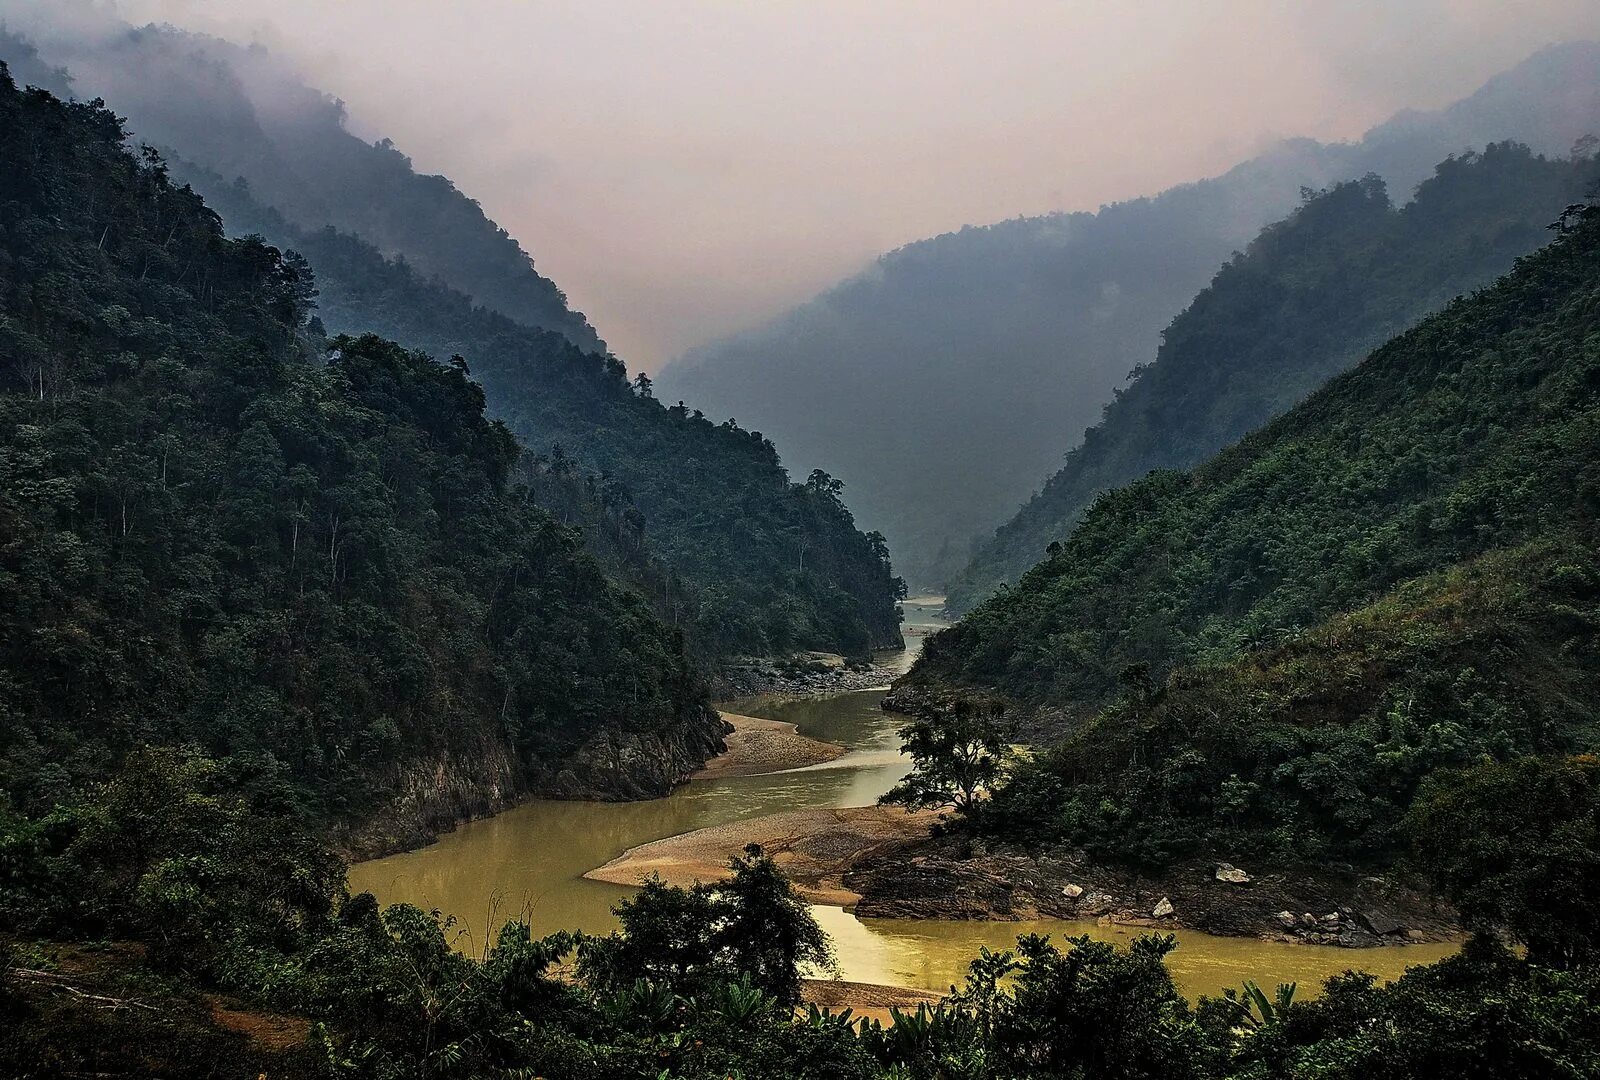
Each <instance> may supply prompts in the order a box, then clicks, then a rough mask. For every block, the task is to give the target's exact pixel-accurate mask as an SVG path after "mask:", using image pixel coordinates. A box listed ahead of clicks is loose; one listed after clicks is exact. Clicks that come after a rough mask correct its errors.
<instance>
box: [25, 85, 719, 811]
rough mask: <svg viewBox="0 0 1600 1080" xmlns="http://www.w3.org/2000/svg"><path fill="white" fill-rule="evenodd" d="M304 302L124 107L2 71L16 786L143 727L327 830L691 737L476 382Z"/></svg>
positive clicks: (60, 778)
mask: <svg viewBox="0 0 1600 1080" xmlns="http://www.w3.org/2000/svg"><path fill="white" fill-rule="evenodd" d="M313 294H314V286H313V282H312V279H311V277H310V275H309V271H308V270H307V268H306V266H305V263H304V261H303V260H300V259H298V258H296V257H293V256H284V255H280V253H279V252H278V251H277V250H275V249H273V248H269V247H267V246H265V245H263V244H262V243H260V242H259V241H258V240H229V239H227V238H225V237H224V235H223V232H222V228H221V225H220V222H219V221H218V219H217V216H216V215H215V214H214V213H213V212H212V211H210V210H209V209H207V208H206V206H205V205H204V204H203V203H202V202H201V201H200V199H199V198H198V196H196V195H194V194H193V193H192V192H191V191H189V190H188V189H180V188H177V187H175V186H174V185H173V184H172V183H171V182H170V181H169V179H168V177H167V173H166V170H165V167H164V166H163V165H162V163H161V162H160V160H159V159H158V158H157V157H156V156H155V155H154V154H153V153H151V152H148V151H147V152H145V153H144V154H142V155H140V156H136V155H134V154H132V153H130V152H128V151H127V150H126V149H125V148H124V147H123V135H122V129H121V126H120V124H119V122H118V120H117V118H116V117H115V116H113V115H112V114H110V113H109V112H106V111H105V110H103V109H101V108H99V107H97V106H96V105H93V104H69V103H63V102H61V101H60V100H59V99H56V98H54V97H52V96H50V95H49V94H47V93H45V92H43V91H20V90H18V89H17V88H16V87H15V86H14V85H13V84H12V82H11V81H10V79H9V77H4V78H0V356H3V357H4V358H5V365H4V368H3V369H0V388H3V391H4V392H3V394H0V610H3V611H4V612H5V619H4V622H3V625H0V788H3V789H4V790H6V791H7V792H8V793H9V796H10V798H11V799H12V801H13V803H14V804H15V805H17V806H19V807H21V808H26V809H36V808H40V807H45V806H48V805H50V804H51V803H52V802H53V801H55V800H57V799H59V798H61V797H63V796H64V795H66V794H67V793H69V792H72V791H74V790H78V789H81V787H82V786H83V785H84V784H85V783H87V782H89V781H91V780H93V779H94V778H96V777H98V776H100V775H103V774H104V773H105V771H106V770H107V769H109V768H111V767H112V766H113V765H114V764H115V762H116V761H117V760H118V759H119V758H120V757H122V756H123V755H124V754H125V753H127V752H128V751H130V750H132V749H134V748H136V747H138V746H139V745H142V744H145V743H158V744H194V745H197V746H200V747H203V748H205V749H206V750H207V751H209V752H210V753H212V754H215V755H219V756H224V757H229V758H231V759H232V760H233V761H234V762H235V764H236V767H238V768H241V769H246V770H247V771H250V772H252V773H253V774H259V775H261V776H263V777H275V776H279V775H283V776H286V777H288V778H290V779H292V780H293V781H294V782H295V784H296V785H297V791H298V792H299V795H298V796H297V797H298V798H302V799H304V800H306V801H307V803H308V808H309V809H310V810H311V811H312V812H313V813H314V814H315V815H316V816H317V817H318V818H320V819H324V820H326V819H330V818H344V817H347V816H350V815H359V814H360V813H361V812H362V811H368V810H370V809H371V808H372V807H373V805H374V803H375V801H376V800H378V799H379V798H381V797H384V792H385V791H387V790H389V789H391V788H392V787H393V786H394V784H395V781H396V778H397V777H398V776H399V775H401V774H403V772H404V771H405V769H406V768H407V767H408V766H413V765H416V764H417V763H419V762H423V761H426V762H429V763H430V767H431V766H432V765H437V764H439V763H441V762H445V761H448V760H452V759H459V758H461V757H463V756H466V757H469V758H470V759H471V760H473V761H474V762H475V763H476V766H475V768H476V775H477V777H478V778H479V779H485V778H486V777H488V774H489V772H492V771H494V770H492V769H491V764H492V763H494V762H497V761H498V762H503V763H504V764H503V765H502V767H501V768H500V769H499V770H498V771H499V773H500V775H499V776H497V777H494V778H493V779H494V781H495V782H498V783H500V784H502V785H504V786H506V787H508V788H513V789H514V788H517V787H525V786H528V785H532V784H538V783H541V782H546V781H548V780H549V779H550V778H551V777H552V776H553V775H554V774H555V773H556V772H557V771H559V770H560V769H561V768H562V767H563V765H564V763H565V761H566V760H567V759H568V758H569V757H570V755H571V754H572V752H573V751H574V750H575V749H576V748H578V747H579V746H581V745H582V744H584V743H586V742H588V741H589V740H591V739H592V738H593V737H595V736H596V735H599V734H601V733H617V732H633V733H642V734H644V735H647V736H650V737H661V738H667V739H681V740H684V741H686V742H687V743H689V744H690V745H692V746H696V747H701V748H707V747H708V746H709V743H710V742H711V741H714V738H715V735H714V728H715V720H714V718H712V717H711V716H710V714H709V710H708V709H707V708H706V706H705V704H704V690H703V687H702V685H701V683H700V681H699V678H698V676H697V675H696V674H695V671H694V668H693V667H692V666H691V664H690V662H689V660H688V659H687V657H686V654H685V651H684V647H683V642H682V637H681V634H679V633H678V632H676V631H674V630H673V629H672V628H670V627H668V626H666V625H665V624H664V623H662V622H661V621H660V620H659V619H658V618H657V617H656V615H655V614H654V613H653V612H652V610H651V608H650V606H649V605H648V604H647V603H646V602H645V601H644V600H643V599H642V598H641V597H640V596H639V595H638V594H637V593H635V592H633V591H631V590H626V589H623V588H621V587H619V586H617V585H615V584H613V583H612V582H611V581H610V580H609V579H608V578H607V577H606V575H605V574H604V573H603V572H602V570H601V569H600V567H599V566H598V565H597V564H596V563H595V562H594V561H593V559H592V558H590V557H589V556H588V555H587V554H586V553H585V551H584V550H583V546H582V544H581V542H580V539H579V537H578V536H577V535H576V534H575V533H573V532H572V531H570V530H569V529H567V528H565V527H563V526H562V525H561V524H560V523H559V522H558V521H556V520H555V519H554V518H552V517H551V516H550V514H548V513H547V512H545V511H544V510H542V509H540V508H539V507H537V506H535V505H533V502H532V500H531V497H530V495H529V491H528V489H527V488H525V487H523V486H521V485H517V484H514V483H513V482H512V478H513V475H514V471H515V470H516V468H517V463H518V458H519V449H518V447H517V444H516V442H515V440H514V439H513V437H512V436H511V434H510V432H509V431H508V430H507V429H506V428H505V426H504V425H502V424H500V423H499V422H496V421H491V420H489V419H488V418H487V417H486V416H485V415H484V399H483V392H482V390H481V389H479V387H478V386H476V385H475V384H474V383H472V382H471V381H470V380H469V379H468V378H467V376H466V372H465V370H464V369H463V368H462V367H461V366H460V365H459V364H454V365H448V364H447V365H441V364H438V363H435V362H434V361H433V360H431V359H429V358H428V357H427V356H425V355H423V354H420V353H416V352H411V351H408V350H406V349H403V348H400V347H399V346H397V345H394V344H391V343H389V342H386V341H383V340H381V339H378V338H375V337H370V336H369V337H362V338H338V339H335V340H333V341H332V342H325V341H323V340H322V338H321V336H320V334H319V332H318V330H317V328H316V326H315V324H314V322H313V321H312V320H311V318H310V315H311V304H312V300H313ZM246 763H248V764H246Z"/></svg>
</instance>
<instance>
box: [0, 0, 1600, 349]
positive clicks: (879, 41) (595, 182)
mask: <svg viewBox="0 0 1600 1080" xmlns="http://www.w3.org/2000/svg"><path fill="white" fill-rule="evenodd" d="M40 3H42V4H45V5H46V6H47V5H48V3H49V0H0V12H3V11H4V10H5V9H6V8H8V7H12V6H13V5H16V6H19V7H26V6H35V7H37V6H38V5H39V4H40ZM108 6H113V7H114V8H115V9H116V10H117V11H118V12H120V13H121V14H122V16H123V17H124V18H127V19H129V20H130V21H135V22H144V21H147V20H158V21H170V22H173V23H175V24H177V25H180V26H183V27H186V28H189V29H196V30H206V31H209V32H213V33H217V34H220V35H222V36H226V37H229V38H232V39H234V40H239V41H251V40H255V41H260V42H262V43H263V44H266V45H267V46H269V47H270V48H272V49H273V50H274V51H276V52H278V53H280V54H283V55H287V56H289V57H291V58H293V59H294V60H295V61H296V62H297V63H298V64H299V65H300V66H301V67H302V69H303V70H304V71H305V73H306V75H307V76H308V78H309V81H311V82H312V83H313V84H314V85H316V86H318V87H320V88H322V89H324V90H327V91H329V92H330V93H333V94H335V95H337V96H339V97H341V98H343V99H344V100H345V101H346V103H347V104H348V106H349V111H350V117H351V124H352V127H354V128H355V130H356V131H357V132H358V133H359V134H362V135H364V136H367V137H377V136H379V135H387V136H390V137H392V138H393V139H394V140H395V142H396V143H397V144H398V145H399V146H400V147H401V149H403V150H404V151H405V152H406V153H408V154H410V155H411V157H412V158H413V160H414V161H415V162H416V164H417V167H418V168H419V169H421V170H424V171H429V172H443V173H447V174H448V175H450V176H451V177H452V178H454V179H455V180H456V182H457V183H458V184H459V185H460V186H461V187H462V188H463V189H464V190H465V191H467V192H468V193H469V194H471V195H473V196H474V197H476V198H477V199H478V200H479V201H480V202H482V203H483V205H484V207H485V209H486V210H487V211H488V212H489V213H490V215H491V216H492V217H494V218H495V219H497V220H498V221H499V222H500V223H501V224H502V225H504V226H505V227H506V228H507V229H509V230H510V231H511V232H512V233H513V234H514V235H516V236H517V237H518V238H519V239H521V240H522V241H523V243H524V245H525V246H526V247H528V248H529V249H530V250H531V251H532V252H533V253H534V255H535V257H536V259H537V261H538V263H539V266H540V267H541V269H542V270H543V271H544V272H545V273H546V274H548V275H550V276H551V277H553V278H554V279H555V280H556V281H557V282H558V283H559V284H560V285H561V286H562V287H563V288H564V289H566V291H567V293H568V295H569V297H570V298H571V300H572V303H573V305H574V306H575V307H577V308H579V309H581V310H583V311H585V312H587V313H588V315H589V317H590V318H591V319H592V320H593V322H594V323H595V325H596V326H597V327H598V328H599V330H600V332H601V333H602V334H603V335H604V336H605V337H606V338H607V340H608V341H609V342H610V343H611V345H612V347H613V348H614V349H615V350H616V351H617V352H618V353H619V354H620V355H621V356H622V357H623V358H624V359H625V360H627V361H628V362H629V363H630V365H633V366H638V367H644V368H646V369H650V368H654V367H657V366H659V365H660V363H661V362H663V361H664V360H666V359H668V358H670V357H671V356H673V355H675V354H676V353H677V352H679V351H680V350H682V349H684V348H686V347H688V346H691V345H695V344H699V343H701V342H703V341H705V340H707V339H710V338H714V337H718V336H721V335H723V334H726V333H728V332H731V331H734V330H737V329H740V328H743V327H745V326H749V325H751V324H753V323H755V322H758V321H760V320H761V319H762V318H763V317H765V316H768V315H771V314H775V313H776V312H778V311H780V310H782V309H784V308H786V307H788V306H790V305H791V304H792V303H794V302H796V301H799V300H802V299H804V298H806V297H808V296H809V295H811V294H812V293H814V292H816V291H817V290H818V289H819V288H822V287H824V286H826V285H828V284H829V283H831V282H832V281H834V280H836V279H838V278H839V277H841V276H843V275H845V274H847V273H850V272H851V271H853V270H855V269H857V268H859V267H860V266H861V265H862V264H863V263H864V262H865V261H866V260H868V259H869V258H870V257H871V256H873V255H874V254H876V253H878V252H880V251H883V250H886V249H889V248H892V247H894V246H896V245H898V244H901V243H904V242H906V241H909V240H914V239H917V238H919V237H923V236H928V235H932V234H935V233H939V232H944V231H947V230H950V229H954V228H959V227H960V226H961V225H962V224H964V223H973V224H981V223H985V222H990V221H995V220H998V219H1002V218H1006V217H1012V216H1015V215H1017V214H1032V213H1039V212H1042V211H1047V210H1053V209H1092V208H1094V207H1095V206H1096V205H1098V204H1099V203H1101V202H1103V201H1105V200H1109V199H1116V198H1122V197H1127V196H1132V195H1137V194H1143V193H1149V192H1153V191H1156V190H1158V189H1160V188H1162V187H1165V186H1167V185H1170V184H1172V183H1175V182H1179V181H1183V180H1187V179H1193V178H1195V177H1197V176H1200V175H1205V174H1210V173H1215V172H1218V171H1221V170H1223V169H1225V168H1227V167H1228V166H1230V165H1232V164H1234V163H1235V162H1236V161H1238V160H1239V159H1241V158H1242V157H1245V156H1247V155H1248V154H1249V153H1250V152H1251V151H1252V149H1253V148H1254V147H1256V146H1258V145H1259V144H1260V143H1261V141H1262V140H1263V139H1266V138H1268V137H1271V136H1277V135H1311V136H1316V137H1318V138H1323V139H1329V138H1340V137H1350V136H1355V135H1359V134H1360V133H1361V132H1362V131H1363V130H1364V129H1365V128H1366V127H1368V126H1370V125H1371V124H1373V123H1375V122H1377V121H1379V120H1381V119H1383V118H1385V117H1387V116H1388V115H1389V114H1390V113H1392V112H1394V111H1395V110H1397V109H1399V108H1402V107H1405V106H1418V107H1430V106H1437V105H1440V104H1443V103H1445V102H1448V101H1450V100H1452V99H1454V98H1456V97H1459V96H1461V95H1463V94H1465V93H1467V92H1470V91H1471V90H1472V89H1474V88H1475V87H1476V86H1477V85H1478V84H1479V83H1481V82H1482V81H1483V80H1484V79H1485V78H1486V77H1488V76H1489V75H1491V74H1493V73H1494V72H1496V71H1498V70H1500V69H1502V68H1505V67H1508V66H1510V65H1511V64H1513V63H1515V62H1516V61H1518V60H1520V59H1522V58H1523V57H1524V56H1525V55H1527V54H1528V53H1530V52H1532V51H1533V50H1534V49H1536V48H1538V47H1540V46H1541V45H1544V44H1547V43H1549V42H1552V41H1560V40H1569V39H1572V38H1580V37H1600V2H1597V0H1370V2H1360V0H1316V2H1305V3H1298V2H1287V0H1282V2H1272V0H1237V2H1222V0H1214V2H1213V0H1189V2H1165V3H1159V2H1153V0H1106V2H1095V0H1076V2H1054V3H1052V2H1048V0H1031V2H1023V0H983V2H966V0H793V2H791V0H568V2H544V0H120V2H118V3H115V4H114V5H108Z"/></svg>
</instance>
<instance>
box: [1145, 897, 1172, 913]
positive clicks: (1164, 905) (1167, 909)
mask: <svg viewBox="0 0 1600 1080" xmlns="http://www.w3.org/2000/svg"><path fill="white" fill-rule="evenodd" d="M1172 911H1173V907H1172V901H1171V900H1168V899H1167V898H1166V897H1165V896H1163V897H1162V898H1161V903H1159V904H1157V905H1156V906H1155V910H1154V911H1152V912H1150V917H1151V918H1152V919H1165V918H1166V917H1167V916H1169V915H1171V914H1172Z"/></svg>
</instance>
